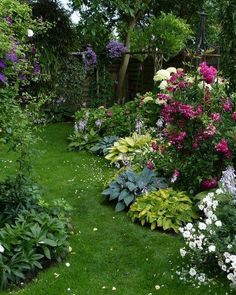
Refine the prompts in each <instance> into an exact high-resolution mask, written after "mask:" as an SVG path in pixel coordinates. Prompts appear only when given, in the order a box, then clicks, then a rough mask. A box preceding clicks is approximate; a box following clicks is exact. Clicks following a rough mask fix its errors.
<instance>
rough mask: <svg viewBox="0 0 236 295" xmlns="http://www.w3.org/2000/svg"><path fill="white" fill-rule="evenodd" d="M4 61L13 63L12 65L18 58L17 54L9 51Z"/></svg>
mask: <svg viewBox="0 0 236 295" xmlns="http://www.w3.org/2000/svg"><path fill="white" fill-rule="evenodd" d="M6 59H7V60H9V61H11V62H13V63H17V62H18V57H17V54H16V53H15V51H11V52H10V53H7V54H6Z"/></svg>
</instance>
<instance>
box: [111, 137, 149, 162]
mask: <svg viewBox="0 0 236 295" xmlns="http://www.w3.org/2000/svg"><path fill="white" fill-rule="evenodd" d="M152 141H153V139H152V137H151V136H150V135H149V134H144V135H142V134H138V133H137V132H134V133H133V134H132V135H131V136H129V137H125V138H120V139H119V140H118V141H116V142H115V143H114V144H113V146H112V147H110V148H109V149H108V151H109V152H108V154H107V156H106V159H107V160H109V161H110V162H111V163H115V162H126V161H128V162H129V161H131V160H132V159H133V158H134V156H135V154H136V153H142V151H143V150H144V149H146V148H149V147H150V145H151V143H152Z"/></svg>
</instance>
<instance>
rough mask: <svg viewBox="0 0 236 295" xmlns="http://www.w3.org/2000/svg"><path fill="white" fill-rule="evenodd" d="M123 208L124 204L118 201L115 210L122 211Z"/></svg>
mask: <svg viewBox="0 0 236 295" xmlns="http://www.w3.org/2000/svg"><path fill="white" fill-rule="evenodd" d="M124 209H125V204H124V203H123V202H118V203H117V204H116V207H115V210H116V211H117V212H120V211H123V210H124Z"/></svg>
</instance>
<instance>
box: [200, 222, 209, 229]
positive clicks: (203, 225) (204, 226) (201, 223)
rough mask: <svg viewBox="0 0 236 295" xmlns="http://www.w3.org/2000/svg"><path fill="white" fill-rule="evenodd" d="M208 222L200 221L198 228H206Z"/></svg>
mask: <svg viewBox="0 0 236 295" xmlns="http://www.w3.org/2000/svg"><path fill="white" fill-rule="evenodd" d="M206 227H207V226H206V224H205V223H203V222H199V224H198V228H199V229H200V230H205V229H206Z"/></svg>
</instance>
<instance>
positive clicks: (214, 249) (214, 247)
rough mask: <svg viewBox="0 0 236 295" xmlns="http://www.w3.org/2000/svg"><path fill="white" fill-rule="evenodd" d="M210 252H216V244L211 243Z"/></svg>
mask: <svg viewBox="0 0 236 295" xmlns="http://www.w3.org/2000/svg"><path fill="white" fill-rule="evenodd" d="M208 250H209V252H215V251H216V246H214V245H211V246H209V247H208Z"/></svg>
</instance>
